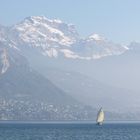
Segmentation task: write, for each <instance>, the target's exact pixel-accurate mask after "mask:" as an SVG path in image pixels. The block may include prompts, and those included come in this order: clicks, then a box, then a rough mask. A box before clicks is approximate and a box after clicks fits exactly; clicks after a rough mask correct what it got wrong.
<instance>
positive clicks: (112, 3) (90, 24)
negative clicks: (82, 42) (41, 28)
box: [0, 0, 140, 44]
mask: <svg viewBox="0 0 140 140" xmlns="http://www.w3.org/2000/svg"><path fill="white" fill-rule="evenodd" d="M40 15H44V16H46V17H47V18H51V19H53V18H58V19H61V20H63V21H65V22H66V23H73V24H75V25H76V28H77V30H78V31H79V33H80V34H81V36H83V37H86V36H88V35H90V34H92V33H98V34H101V35H103V36H105V37H106V38H109V39H110V40H112V41H115V42H118V43H120V42H121V43H123V44H126V43H129V42H131V41H134V40H136V41H139V42H140V30H139V26H140V0H0V24H2V25H12V24H15V23H18V22H19V21H21V20H23V19H24V18H25V17H28V16H40Z"/></svg>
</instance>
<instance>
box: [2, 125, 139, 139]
mask: <svg viewBox="0 0 140 140" xmlns="http://www.w3.org/2000/svg"><path fill="white" fill-rule="evenodd" d="M0 140H140V123H112V124H111V123H108V124H107V123H106V124H104V125H102V126H97V125H96V124H94V123H0Z"/></svg>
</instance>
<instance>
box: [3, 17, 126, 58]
mask: <svg viewBox="0 0 140 140" xmlns="http://www.w3.org/2000/svg"><path fill="white" fill-rule="evenodd" d="M3 37H4V38H3ZM0 40H1V41H5V40H8V42H9V41H10V42H12V44H14V46H16V47H17V48H19V49H21V50H22V49H23V48H25V47H28V48H33V49H36V50H37V51H38V52H39V53H41V54H42V55H45V56H48V57H52V58H53V57H54V58H56V57H62V56H63V57H65V58H69V59H85V60H91V59H99V58H102V57H104V56H109V55H119V54H122V53H123V52H125V51H126V50H127V49H128V48H127V47H126V46H123V45H120V44H116V43H113V42H111V41H109V40H107V39H105V38H104V37H102V36H100V35H98V34H93V35H90V36H89V37H87V38H85V39H82V38H81V37H80V36H79V34H78V32H77V30H76V28H75V26H74V25H72V24H67V23H64V22H62V21H61V20H58V19H54V20H50V19H47V18H46V17H44V16H32V17H28V18H25V19H24V20H23V21H21V22H20V23H18V24H16V25H13V26H11V27H7V28H5V30H4V27H0ZM10 45H11V43H10Z"/></svg>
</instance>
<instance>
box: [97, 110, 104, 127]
mask: <svg viewBox="0 0 140 140" xmlns="http://www.w3.org/2000/svg"><path fill="white" fill-rule="evenodd" d="M103 121H104V111H103V109H102V108H100V110H99V112H98V115H97V119H96V122H97V125H102V124H103Z"/></svg>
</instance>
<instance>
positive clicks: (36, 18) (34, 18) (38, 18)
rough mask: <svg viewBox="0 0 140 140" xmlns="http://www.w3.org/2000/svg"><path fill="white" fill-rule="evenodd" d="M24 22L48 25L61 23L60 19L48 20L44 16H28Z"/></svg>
mask: <svg viewBox="0 0 140 140" xmlns="http://www.w3.org/2000/svg"><path fill="white" fill-rule="evenodd" d="M24 21H32V22H49V23H58V24H61V23H63V22H62V21H61V20H60V19H53V20H52V19H49V18H47V17H45V16H29V17H26V18H25V19H24Z"/></svg>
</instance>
